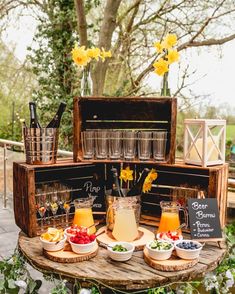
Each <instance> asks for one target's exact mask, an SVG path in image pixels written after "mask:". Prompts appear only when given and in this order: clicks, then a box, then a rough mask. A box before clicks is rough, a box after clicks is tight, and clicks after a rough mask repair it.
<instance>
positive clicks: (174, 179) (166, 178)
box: [13, 161, 228, 237]
mask: <svg viewBox="0 0 235 294" xmlns="http://www.w3.org/2000/svg"><path fill="white" fill-rule="evenodd" d="M127 165H129V166H130V168H131V169H133V170H134V178H135V179H138V177H139V174H140V172H141V171H142V170H143V169H144V168H145V167H148V168H150V169H151V168H154V169H156V171H157V173H158V178H157V180H156V181H155V182H154V183H153V188H152V190H151V191H150V192H149V193H146V194H143V195H142V215H143V216H144V219H145V220H146V223H148V224H149V220H151V222H152V224H155V225H156V221H157V220H159V217H160V206H159V203H160V201H161V200H178V201H179V202H180V203H181V204H182V205H186V200H187V199H188V198H191V197H197V195H198V191H203V194H204V196H205V197H214V198H216V199H217V201H218V206H219V212H220V221H221V225H222V226H224V225H225V222H226V208H227V174H228V165H227V164H224V165H220V166H215V167H207V168H202V167H196V166H188V165H183V164H174V165H170V164H160V165H159V164H142V163H141V164H140V163H139V164H136V163H128V164H127V163H121V164H120V163H117V162H113V163H105V164H104V163H74V162H73V161H62V162H60V163H58V164H56V165H51V166H32V165H27V164H24V163H21V164H19V163H14V169H13V171H14V187H13V188H14V210H15V220H16V224H17V225H18V226H19V227H20V228H21V229H22V230H23V231H24V232H25V233H27V234H28V235H29V236H31V237H32V236H35V235H37V234H40V217H39V215H37V210H36V201H35V194H36V189H37V188H38V187H40V186H41V185H44V184H48V185H50V184H53V183H61V184H62V185H65V187H68V189H69V193H70V197H71V199H76V198H79V197H84V195H92V196H96V200H95V202H94V206H93V211H94V213H95V214H96V216H98V217H99V218H104V214H105V190H106V189H111V187H112V176H111V172H110V169H111V168H112V167H113V166H115V167H117V168H118V171H119V173H120V169H121V168H125V167H126V166H127ZM90 182H91V185H90V184H89V183H90ZM87 183H88V184H87ZM36 197H38V196H36ZM73 213H74V209H72V210H71V213H70V221H72V218H73ZM64 217H65V216H64V214H63V212H62V211H58V215H57V223H58V225H59V224H61V223H62V222H63V223H64ZM51 218H52V217H51V215H48V220H51Z"/></svg>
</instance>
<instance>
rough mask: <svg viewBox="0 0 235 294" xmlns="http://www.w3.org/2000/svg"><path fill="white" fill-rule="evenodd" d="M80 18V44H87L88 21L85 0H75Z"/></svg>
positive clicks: (78, 18)
mask: <svg viewBox="0 0 235 294" xmlns="http://www.w3.org/2000/svg"><path fill="white" fill-rule="evenodd" d="M74 4H75V8H76V15H77V20H78V33H79V37H80V40H79V41H80V46H87V22H86V15H85V10H84V3H83V0H74Z"/></svg>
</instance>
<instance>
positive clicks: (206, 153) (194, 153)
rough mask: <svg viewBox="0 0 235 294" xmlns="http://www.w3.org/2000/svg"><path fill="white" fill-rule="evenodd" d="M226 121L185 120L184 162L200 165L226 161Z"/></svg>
mask: <svg viewBox="0 0 235 294" xmlns="http://www.w3.org/2000/svg"><path fill="white" fill-rule="evenodd" d="M225 138H226V121H225V120H216V119H185V120H184V162H185V163H189V164H194V165H199V166H203V167H206V166H210V165H216V164H223V163H224V162H225Z"/></svg>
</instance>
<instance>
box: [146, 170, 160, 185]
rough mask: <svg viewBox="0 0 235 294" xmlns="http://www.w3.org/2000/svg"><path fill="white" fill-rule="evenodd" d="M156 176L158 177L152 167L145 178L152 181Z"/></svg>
mask: <svg viewBox="0 0 235 294" xmlns="http://www.w3.org/2000/svg"><path fill="white" fill-rule="evenodd" d="M157 177H158V174H157V172H156V170H155V169H153V168H152V169H151V171H150V172H149V174H148V176H147V178H149V180H151V181H152V182H153V181H155V180H156V179H157Z"/></svg>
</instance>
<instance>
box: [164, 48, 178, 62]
mask: <svg viewBox="0 0 235 294" xmlns="http://www.w3.org/2000/svg"><path fill="white" fill-rule="evenodd" d="M166 58H167V60H168V63H169V64H171V63H173V62H176V61H178V60H179V52H178V51H177V50H171V49H169V50H168V54H167V55H166Z"/></svg>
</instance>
